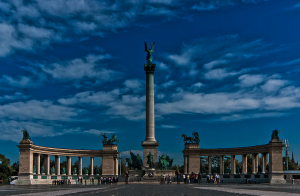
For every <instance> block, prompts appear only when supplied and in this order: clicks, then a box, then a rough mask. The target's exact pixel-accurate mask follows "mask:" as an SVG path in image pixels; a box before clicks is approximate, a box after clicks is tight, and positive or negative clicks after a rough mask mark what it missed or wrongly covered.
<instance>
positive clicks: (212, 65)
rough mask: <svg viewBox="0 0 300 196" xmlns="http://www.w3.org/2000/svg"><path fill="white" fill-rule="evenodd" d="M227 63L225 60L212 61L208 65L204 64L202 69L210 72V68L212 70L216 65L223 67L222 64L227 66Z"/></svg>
mask: <svg viewBox="0 0 300 196" xmlns="http://www.w3.org/2000/svg"><path fill="white" fill-rule="evenodd" d="M227 63H228V61H227V60H214V61H211V62H209V63H206V64H204V65H203V67H204V68H205V69H208V70H210V69H212V68H214V67H216V66H218V65H224V64H227Z"/></svg>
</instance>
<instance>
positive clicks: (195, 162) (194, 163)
mask: <svg viewBox="0 0 300 196" xmlns="http://www.w3.org/2000/svg"><path fill="white" fill-rule="evenodd" d="M192 172H193V173H196V174H199V172H200V155H199V154H189V160H188V173H192Z"/></svg>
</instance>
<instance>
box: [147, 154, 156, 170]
mask: <svg viewBox="0 0 300 196" xmlns="http://www.w3.org/2000/svg"><path fill="white" fill-rule="evenodd" d="M147 159H148V160H147V163H148V164H149V168H154V162H153V154H151V152H149V154H148V155H147Z"/></svg>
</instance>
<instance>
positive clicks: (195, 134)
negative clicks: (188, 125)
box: [182, 130, 200, 144]
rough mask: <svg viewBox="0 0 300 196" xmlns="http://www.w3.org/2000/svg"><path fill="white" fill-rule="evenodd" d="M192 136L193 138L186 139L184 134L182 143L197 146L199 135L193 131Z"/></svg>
mask: <svg viewBox="0 0 300 196" xmlns="http://www.w3.org/2000/svg"><path fill="white" fill-rule="evenodd" d="M192 135H193V137H187V135H186V134H182V137H183V141H184V142H185V143H186V144H187V143H196V144H199V143H200V139H199V133H198V132H196V131H195V130H194V131H193V133H192Z"/></svg>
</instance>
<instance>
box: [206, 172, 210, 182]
mask: <svg viewBox="0 0 300 196" xmlns="http://www.w3.org/2000/svg"><path fill="white" fill-rule="evenodd" d="M206 180H207V184H208V183H209V180H210V176H209V174H207V176H206Z"/></svg>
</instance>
